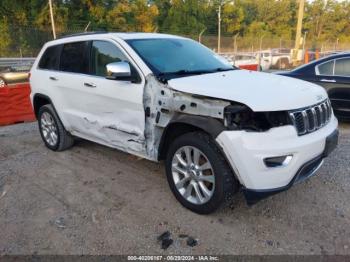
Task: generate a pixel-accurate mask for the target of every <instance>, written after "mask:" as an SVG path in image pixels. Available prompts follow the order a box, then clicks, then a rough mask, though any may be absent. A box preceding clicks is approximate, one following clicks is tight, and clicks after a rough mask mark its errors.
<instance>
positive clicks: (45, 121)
mask: <svg viewBox="0 0 350 262" xmlns="http://www.w3.org/2000/svg"><path fill="white" fill-rule="evenodd" d="M40 123H41V131H42V134H43V137H44V139H45V141H46V142H47V143H48V144H49V145H50V146H55V145H56V144H57V141H58V132H57V126H56V123H55V121H54V119H53V117H52V115H51V114H50V113H48V112H44V113H43V114H42V115H41V119H40Z"/></svg>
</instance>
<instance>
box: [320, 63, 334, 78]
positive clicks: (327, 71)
mask: <svg viewBox="0 0 350 262" xmlns="http://www.w3.org/2000/svg"><path fill="white" fill-rule="evenodd" d="M333 70H334V60H332V61H329V62H326V63H324V64H320V65H318V66H317V67H316V74H317V75H326V76H332V75H333Z"/></svg>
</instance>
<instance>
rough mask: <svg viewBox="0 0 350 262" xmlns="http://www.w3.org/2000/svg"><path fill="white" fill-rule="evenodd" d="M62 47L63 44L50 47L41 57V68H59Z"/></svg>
mask: <svg viewBox="0 0 350 262" xmlns="http://www.w3.org/2000/svg"><path fill="white" fill-rule="evenodd" d="M61 47H62V46H61V45H55V46H50V47H48V48H47V49H46V50H45V52H44V54H43V56H42V57H41V59H40V62H39V68H41V69H49V70H57V69H58V63H59V57H60V50H61Z"/></svg>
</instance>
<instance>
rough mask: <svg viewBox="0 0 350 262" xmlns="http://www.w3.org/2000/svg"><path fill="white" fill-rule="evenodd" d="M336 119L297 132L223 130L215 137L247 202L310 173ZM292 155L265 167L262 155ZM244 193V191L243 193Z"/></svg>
mask: <svg viewBox="0 0 350 262" xmlns="http://www.w3.org/2000/svg"><path fill="white" fill-rule="evenodd" d="M337 126H338V120H337V119H336V118H335V117H334V115H333V116H332V117H331V120H330V122H329V123H328V124H327V125H326V126H324V127H322V128H321V129H319V130H317V131H315V132H313V133H310V134H307V135H304V136H298V135H297V132H296V130H295V128H294V127H293V126H283V127H278V128H272V129H270V130H269V131H267V132H246V131H224V132H222V133H221V134H220V135H219V136H218V137H217V139H216V140H217V142H218V143H219V145H220V146H221V147H222V149H223V151H224V153H225V155H226V157H227V159H228V161H229V163H230V165H231V167H232V169H233V170H234V171H235V174H236V175H237V178H238V179H239V181H240V183H241V184H242V186H243V188H244V190H243V191H244V192H245V195H246V198H247V201H248V203H249V202H250V203H254V202H256V200H259V199H261V198H263V197H266V196H269V195H272V194H276V193H278V192H281V191H284V190H286V189H288V188H289V187H291V186H292V185H293V184H295V183H296V182H299V181H301V180H302V178H303V179H305V178H307V177H310V176H311V175H312V174H314V173H315V172H316V171H317V169H318V168H319V167H320V166H321V164H322V159H323V158H324V157H325V156H326V155H325V154H328V153H329V152H328V151H329V150H327V152H325V149H326V140H327V137H329V136H330V135H332V134H333V133H334V132H337ZM285 155H292V156H293V158H292V160H291V161H290V162H289V163H288V165H283V166H278V167H267V166H266V165H265V163H264V159H266V158H270V157H276V156H285ZM247 193H248V194H247Z"/></svg>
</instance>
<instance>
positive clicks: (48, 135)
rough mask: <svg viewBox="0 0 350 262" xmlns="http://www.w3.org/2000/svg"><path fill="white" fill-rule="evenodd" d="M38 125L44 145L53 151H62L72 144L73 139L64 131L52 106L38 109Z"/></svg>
mask: <svg viewBox="0 0 350 262" xmlns="http://www.w3.org/2000/svg"><path fill="white" fill-rule="evenodd" d="M38 124H39V130H40V134H41V138H42V139H43V141H44V143H45V145H46V146H47V147H48V148H49V149H51V150H53V151H63V150H65V149H68V148H70V147H71V146H73V144H74V138H73V137H72V136H71V135H70V134H69V133H68V132H67V131H66V130H65V128H64V127H63V125H62V123H61V121H60V119H59V118H58V116H57V114H56V112H55V110H54V109H53V107H52V105H44V106H42V107H40V109H39V113H38Z"/></svg>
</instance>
